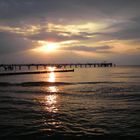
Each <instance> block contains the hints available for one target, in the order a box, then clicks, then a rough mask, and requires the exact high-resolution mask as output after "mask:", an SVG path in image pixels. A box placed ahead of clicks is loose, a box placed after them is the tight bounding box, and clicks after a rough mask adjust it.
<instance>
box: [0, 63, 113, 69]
mask: <svg viewBox="0 0 140 140" xmlns="http://www.w3.org/2000/svg"><path fill="white" fill-rule="evenodd" d="M114 66H116V65H115V64H113V63H107V62H104V63H59V64H53V63H48V64H0V69H1V68H2V69H4V70H5V71H12V70H21V69H22V67H27V69H28V70H30V69H31V68H32V67H35V68H36V69H37V70H38V69H39V68H40V67H43V68H44V69H46V68H47V67H57V68H66V67H69V68H72V67H75V68H82V67H114Z"/></svg>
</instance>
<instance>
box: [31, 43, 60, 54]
mask: <svg viewBox="0 0 140 140" xmlns="http://www.w3.org/2000/svg"><path fill="white" fill-rule="evenodd" d="M38 45H39V46H40V47H39V48H35V49H33V51H36V52H54V51H56V50H57V48H59V47H60V44H59V43H55V42H46V41H38Z"/></svg>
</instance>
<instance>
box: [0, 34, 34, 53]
mask: <svg viewBox="0 0 140 140" xmlns="http://www.w3.org/2000/svg"><path fill="white" fill-rule="evenodd" d="M32 45H33V44H32V42H31V41H30V40H27V39H24V38H22V37H20V36H17V35H15V34H11V33H5V32H0V54H3V53H15V52H19V51H24V50H27V49H31V48H32V47H31V46H32Z"/></svg>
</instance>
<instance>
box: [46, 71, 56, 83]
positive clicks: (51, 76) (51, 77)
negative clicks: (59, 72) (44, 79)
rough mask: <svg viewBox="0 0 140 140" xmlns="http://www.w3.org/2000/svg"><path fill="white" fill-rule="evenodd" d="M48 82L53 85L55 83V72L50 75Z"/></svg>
mask: <svg viewBox="0 0 140 140" xmlns="http://www.w3.org/2000/svg"><path fill="white" fill-rule="evenodd" d="M48 82H52V83H54V82H55V74H54V72H51V73H49V79H48Z"/></svg>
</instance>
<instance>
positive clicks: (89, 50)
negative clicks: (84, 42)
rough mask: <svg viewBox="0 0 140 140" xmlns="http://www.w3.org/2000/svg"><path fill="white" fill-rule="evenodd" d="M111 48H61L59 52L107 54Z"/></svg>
mask: <svg viewBox="0 0 140 140" xmlns="http://www.w3.org/2000/svg"><path fill="white" fill-rule="evenodd" d="M112 48H113V47H111V46H98V47H89V46H71V47H61V48H60V49H61V50H67V51H84V52H96V53H108V52H110V50H111V49H112Z"/></svg>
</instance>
